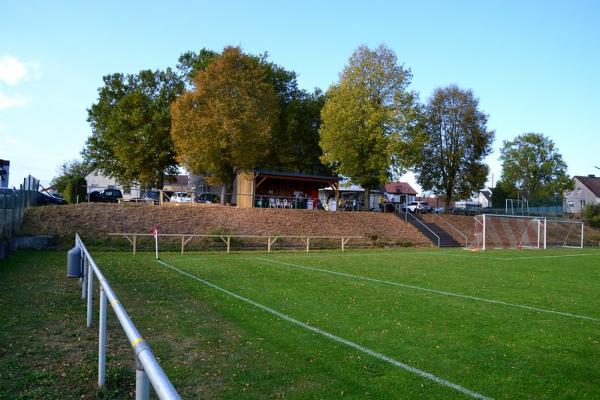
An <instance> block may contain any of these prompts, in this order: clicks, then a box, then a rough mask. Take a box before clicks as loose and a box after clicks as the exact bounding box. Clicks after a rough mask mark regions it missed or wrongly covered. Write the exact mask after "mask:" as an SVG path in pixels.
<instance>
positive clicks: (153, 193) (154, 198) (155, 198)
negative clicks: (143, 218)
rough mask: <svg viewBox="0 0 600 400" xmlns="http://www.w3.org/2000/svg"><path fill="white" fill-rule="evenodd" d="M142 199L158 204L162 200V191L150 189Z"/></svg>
mask: <svg viewBox="0 0 600 400" xmlns="http://www.w3.org/2000/svg"><path fill="white" fill-rule="evenodd" d="M142 200H143V201H145V202H147V203H154V204H158V203H159V202H160V192H159V191H158V190H148V191H147V192H146V193H144V196H142Z"/></svg>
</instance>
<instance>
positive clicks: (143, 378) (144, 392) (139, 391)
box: [135, 356, 150, 400]
mask: <svg viewBox="0 0 600 400" xmlns="http://www.w3.org/2000/svg"><path fill="white" fill-rule="evenodd" d="M149 398H150V381H149V380H148V374H146V371H145V370H144V367H143V366H142V364H141V363H140V360H139V359H138V358H137V356H136V357H135V400H148V399H149Z"/></svg>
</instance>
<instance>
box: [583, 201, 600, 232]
mask: <svg viewBox="0 0 600 400" xmlns="http://www.w3.org/2000/svg"><path fill="white" fill-rule="evenodd" d="M583 221H584V222H585V223H586V224H588V225H590V226H593V227H595V228H600V204H588V205H587V206H585V208H584V209H583Z"/></svg>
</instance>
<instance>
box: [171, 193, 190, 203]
mask: <svg viewBox="0 0 600 400" xmlns="http://www.w3.org/2000/svg"><path fill="white" fill-rule="evenodd" d="M170 200H171V201H172V202H173V203H191V202H192V196H190V195H189V193H187V192H175V193H173V194H172V195H171V199H170Z"/></svg>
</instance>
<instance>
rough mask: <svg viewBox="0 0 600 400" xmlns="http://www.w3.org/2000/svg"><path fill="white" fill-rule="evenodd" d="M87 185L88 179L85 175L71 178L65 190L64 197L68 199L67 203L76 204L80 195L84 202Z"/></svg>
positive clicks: (80, 199) (81, 200)
mask: <svg viewBox="0 0 600 400" xmlns="http://www.w3.org/2000/svg"><path fill="white" fill-rule="evenodd" d="M86 185H87V181H86V180H85V178H83V177H77V178H71V179H69V181H68V182H67V186H66V187H65V190H64V192H63V198H64V199H65V200H66V201H67V203H69V204H75V203H77V196H79V201H80V202H84V201H85V196H86Z"/></svg>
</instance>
